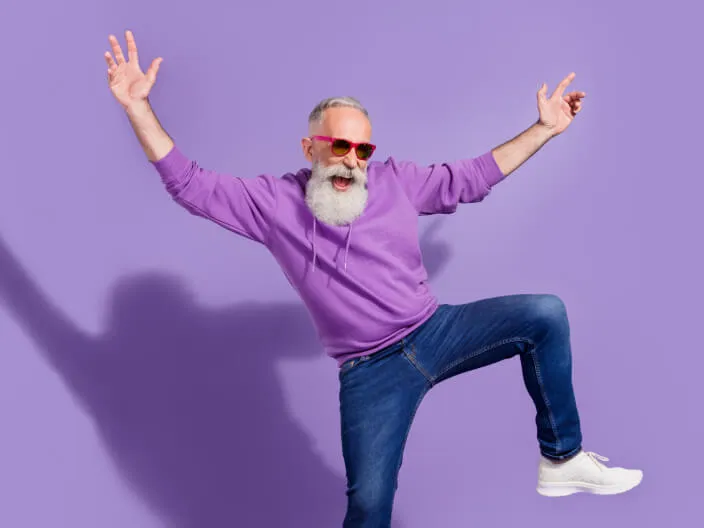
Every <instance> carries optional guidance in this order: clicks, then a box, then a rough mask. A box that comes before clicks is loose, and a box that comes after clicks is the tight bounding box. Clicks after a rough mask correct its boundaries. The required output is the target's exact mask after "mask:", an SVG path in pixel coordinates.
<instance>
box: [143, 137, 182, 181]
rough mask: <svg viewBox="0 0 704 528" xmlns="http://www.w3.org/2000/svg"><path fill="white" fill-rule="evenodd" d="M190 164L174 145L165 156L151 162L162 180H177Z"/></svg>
mask: <svg viewBox="0 0 704 528" xmlns="http://www.w3.org/2000/svg"><path fill="white" fill-rule="evenodd" d="M190 163H191V161H190V160H189V159H188V158H187V157H186V155H185V154H184V153H183V152H181V150H180V149H179V148H178V147H177V146H176V145H174V146H173V147H172V148H171V150H170V151H169V152H168V154H166V156H164V157H163V158H161V159H160V160H157V161H152V162H151V164H152V165H154V167H155V168H156V170H157V171H159V174H161V176H162V178H164V180H173V179H175V178H178V177H179V176H180V175H182V174H183V173H185V172H186V169H188V166H189V165H190Z"/></svg>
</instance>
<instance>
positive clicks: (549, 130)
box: [532, 120, 557, 144]
mask: <svg viewBox="0 0 704 528" xmlns="http://www.w3.org/2000/svg"><path fill="white" fill-rule="evenodd" d="M532 128H533V130H534V131H535V134H536V135H537V137H538V140H539V141H540V143H541V144H542V143H547V142H548V141H550V140H551V139H552V138H554V137H555V136H556V135H557V133H556V132H555V128H554V127H552V126H550V125H546V124H545V123H543V122H542V121H540V120H538V121H536V122H535V124H534V125H533V127H532Z"/></svg>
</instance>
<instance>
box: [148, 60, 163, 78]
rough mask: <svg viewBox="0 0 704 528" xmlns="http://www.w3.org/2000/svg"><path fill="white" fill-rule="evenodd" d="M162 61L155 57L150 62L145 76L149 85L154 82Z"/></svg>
mask: <svg viewBox="0 0 704 528" xmlns="http://www.w3.org/2000/svg"><path fill="white" fill-rule="evenodd" d="M163 60H164V59H162V58H161V57H157V58H156V59H154V60H153V61H152V64H151V66H149V69H148V70H147V74H146V76H147V79H149V82H150V83H151V84H154V83H155V82H156V74H157V73H158V72H159V66H160V65H161V63H162V61H163Z"/></svg>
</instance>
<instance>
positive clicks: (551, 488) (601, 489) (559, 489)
mask: <svg viewBox="0 0 704 528" xmlns="http://www.w3.org/2000/svg"><path fill="white" fill-rule="evenodd" d="M642 480H643V476H642V475H641V476H640V478H638V480H636V481H633V482H629V483H628V484H621V485H619V486H599V485H598V484H586V483H582V482H564V483H563V482H559V483H558V482H554V483H553V482H549V483H547V482H546V483H543V484H539V485H538V487H537V491H538V493H539V494H540V495H542V496H544V497H566V496H568V495H574V494H575V493H591V494H593V495H618V494H619V493H625V492H627V491H630V490H632V489H633V488H635V487H636V486H638V484H640V483H641V481H642Z"/></svg>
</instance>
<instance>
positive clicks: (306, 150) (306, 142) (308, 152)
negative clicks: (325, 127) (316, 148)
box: [301, 137, 313, 163]
mask: <svg viewBox="0 0 704 528" xmlns="http://www.w3.org/2000/svg"><path fill="white" fill-rule="evenodd" d="M301 148H302V149H303V155H304V156H305V158H306V159H307V160H308V161H310V162H311V163H312V162H313V142H312V141H311V139H310V138H308V137H304V138H303V139H301Z"/></svg>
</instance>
